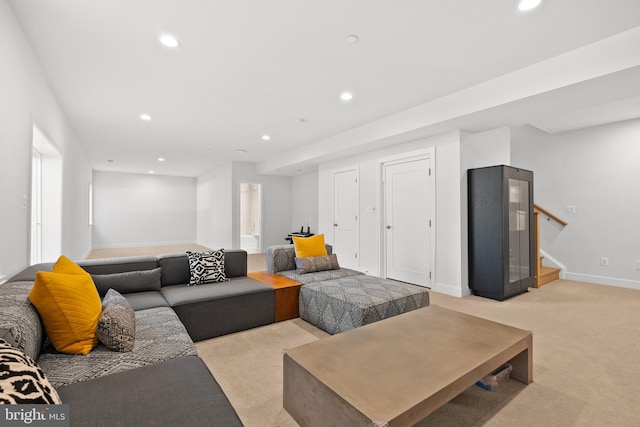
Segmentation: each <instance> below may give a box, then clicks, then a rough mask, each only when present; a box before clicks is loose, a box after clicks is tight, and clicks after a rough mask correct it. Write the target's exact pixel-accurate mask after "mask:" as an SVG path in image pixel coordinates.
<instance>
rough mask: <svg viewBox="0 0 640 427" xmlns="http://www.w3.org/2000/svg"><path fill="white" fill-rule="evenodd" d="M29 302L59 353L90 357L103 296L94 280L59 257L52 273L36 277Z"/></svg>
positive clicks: (96, 342)
mask: <svg viewBox="0 0 640 427" xmlns="http://www.w3.org/2000/svg"><path fill="white" fill-rule="evenodd" d="M29 299H30V300H31V302H32V303H33V305H34V306H35V307H36V309H37V310H38V314H40V317H41V319H42V323H43V324H44V328H45V330H46V331H47V336H48V337H49V339H50V340H51V343H52V344H53V346H54V347H55V348H56V350H58V351H60V352H63V353H69V354H87V353H89V352H90V351H91V349H93V347H95V346H96V345H97V344H98V336H97V334H96V327H97V326H98V318H99V317H100V313H101V311H102V305H101V303H100V296H99V295H98V291H97V290H96V287H95V285H94V284H93V280H91V276H90V275H89V274H88V273H86V272H85V271H84V270H82V268H80V267H79V266H77V265H75V264H74V263H73V262H71V261H69V260H68V259H67V258H65V257H60V258H59V260H58V262H56V264H55V265H54V266H53V270H52V271H51V272H44V271H40V272H38V273H37V274H36V281H35V283H34V284H33V288H32V289H31V293H30V294H29Z"/></svg>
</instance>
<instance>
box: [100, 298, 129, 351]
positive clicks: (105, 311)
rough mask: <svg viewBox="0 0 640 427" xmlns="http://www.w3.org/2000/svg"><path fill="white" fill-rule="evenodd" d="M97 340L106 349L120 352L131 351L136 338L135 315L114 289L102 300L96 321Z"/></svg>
mask: <svg viewBox="0 0 640 427" xmlns="http://www.w3.org/2000/svg"><path fill="white" fill-rule="evenodd" d="M96 332H97V335H98V339H99V340H100V342H101V343H102V344H104V345H105V346H106V347H107V348H109V349H111V350H115V351H120V352H128V351H131V350H133V346H134V345H135V337H136V315H135V312H134V311H133V307H131V304H129V301H127V299H126V298H125V297H123V296H122V295H120V293H119V292H118V291H116V290H114V289H109V291H108V292H107V295H106V296H105V297H104V299H103V300H102V313H101V314H100V318H99V319H98V329H97V331H96Z"/></svg>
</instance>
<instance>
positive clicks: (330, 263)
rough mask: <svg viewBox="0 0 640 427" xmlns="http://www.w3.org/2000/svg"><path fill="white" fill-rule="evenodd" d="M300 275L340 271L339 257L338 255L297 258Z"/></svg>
mask: <svg viewBox="0 0 640 427" xmlns="http://www.w3.org/2000/svg"><path fill="white" fill-rule="evenodd" d="M296 268H297V269H298V274H306V273H315V272H316V271H327V270H339V269H340V266H339V265H338V256H337V255H336V254H331V255H325V256H314V257H307V258H298V257H296Z"/></svg>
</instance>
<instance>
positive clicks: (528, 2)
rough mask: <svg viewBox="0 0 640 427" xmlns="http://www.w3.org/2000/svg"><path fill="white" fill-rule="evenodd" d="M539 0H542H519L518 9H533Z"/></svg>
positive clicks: (538, 3)
mask: <svg viewBox="0 0 640 427" xmlns="http://www.w3.org/2000/svg"><path fill="white" fill-rule="evenodd" d="M541 1H542V0H520V3H518V9H520V10H522V11H527V10H531V9H534V8H536V7H538V6H539V5H540V2H541Z"/></svg>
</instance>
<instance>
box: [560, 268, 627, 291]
mask: <svg viewBox="0 0 640 427" xmlns="http://www.w3.org/2000/svg"><path fill="white" fill-rule="evenodd" d="M564 279H566V280H575V281H577V282H587V283H596V284H598V285H606V286H618V287H620V288H629V289H637V290H640V281H638V280H627V279H616V278H614V277H605V276H594V275H591V274H580V273H571V272H567V273H566V274H565V275H564Z"/></svg>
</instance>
